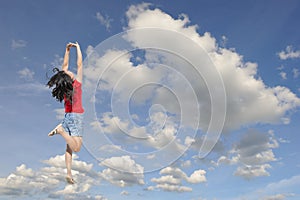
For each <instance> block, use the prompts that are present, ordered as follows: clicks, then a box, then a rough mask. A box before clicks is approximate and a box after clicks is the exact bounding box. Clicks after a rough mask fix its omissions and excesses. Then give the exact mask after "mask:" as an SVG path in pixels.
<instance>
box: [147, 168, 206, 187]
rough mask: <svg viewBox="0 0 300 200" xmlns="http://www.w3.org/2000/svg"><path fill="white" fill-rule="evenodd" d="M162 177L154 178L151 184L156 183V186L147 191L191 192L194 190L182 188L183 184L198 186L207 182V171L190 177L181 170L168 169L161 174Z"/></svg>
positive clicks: (200, 171)
mask: <svg viewBox="0 0 300 200" xmlns="http://www.w3.org/2000/svg"><path fill="white" fill-rule="evenodd" d="M159 173H160V174H161V175H162V176H161V177H159V178H152V179H151V182H153V183H156V185H155V186H149V187H148V188H147V190H154V189H162V190H164V191H169V192H191V191H192V188H191V187H187V186H182V182H183V181H186V182H187V183H191V184H197V183H203V182H206V177H205V174H206V171H204V170H196V171H194V172H193V173H192V174H191V175H190V176H188V175H187V174H186V173H185V172H184V171H182V170H181V169H179V168H173V167H166V168H164V169H162V170H160V172H159Z"/></svg>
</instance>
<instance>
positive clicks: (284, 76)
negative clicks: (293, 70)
mask: <svg viewBox="0 0 300 200" xmlns="http://www.w3.org/2000/svg"><path fill="white" fill-rule="evenodd" d="M279 75H280V77H281V78H282V79H283V80H286V79H287V77H286V73H285V72H280V73H279Z"/></svg>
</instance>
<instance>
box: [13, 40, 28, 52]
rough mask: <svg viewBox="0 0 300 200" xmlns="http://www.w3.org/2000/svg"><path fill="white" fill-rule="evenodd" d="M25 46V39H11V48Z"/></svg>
mask: <svg viewBox="0 0 300 200" xmlns="http://www.w3.org/2000/svg"><path fill="white" fill-rule="evenodd" d="M26 46H27V41H25V40H12V42H11V49H13V50H14V49H19V48H23V47H26Z"/></svg>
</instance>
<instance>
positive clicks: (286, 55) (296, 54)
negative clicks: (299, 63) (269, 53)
mask: <svg viewBox="0 0 300 200" xmlns="http://www.w3.org/2000/svg"><path fill="white" fill-rule="evenodd" d="M277 55H278V56H279V58H280V59H281V60H286V59H293V58H300V50H297V51H295V50H294V49H293V46H291V45H290V46H287V47H286V49H285V51H281V52H279V53H278V54H277Z"/></svg>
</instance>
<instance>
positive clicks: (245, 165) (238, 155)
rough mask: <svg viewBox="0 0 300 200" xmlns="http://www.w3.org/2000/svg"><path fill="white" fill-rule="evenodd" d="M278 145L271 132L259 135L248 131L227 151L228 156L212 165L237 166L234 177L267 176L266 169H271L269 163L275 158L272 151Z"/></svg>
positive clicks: (259, 133)
mask: <svg viewBox="0 0 300 200" xmlns="http://www.w3.org/2000/svg"><path fill="white" fill-rule="evenodd" d="M278 147H279V143H278V141H277V139H276V138H275V137H274V133H273V131H269V132H268V133H261V132H258V131H256V130H249V131H248V132H247V133H245V134H244V135H243V136H242V138H241V139H240V141H238V142H237V144H236V145H235V146H234V147H233V149H231V150H230V151H229V156H221V157H220V158H219V159H218V161H217V162H216V163H215V162H213V164H214V165H215V166H219V165H220V164H228V165H238V168H237V169H236V171H235V173H234V175H236V176H240V177H243V178H245V179H251V178H254V177H260V176H269V175H270V174H269V172H268V171H267V169H269V168H271V165H270V164H269V163H270V162H274V161H276V160H277V158H276V157H275V155H274V152H273V150H272V149H274V148H278Z"/></svg>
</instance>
